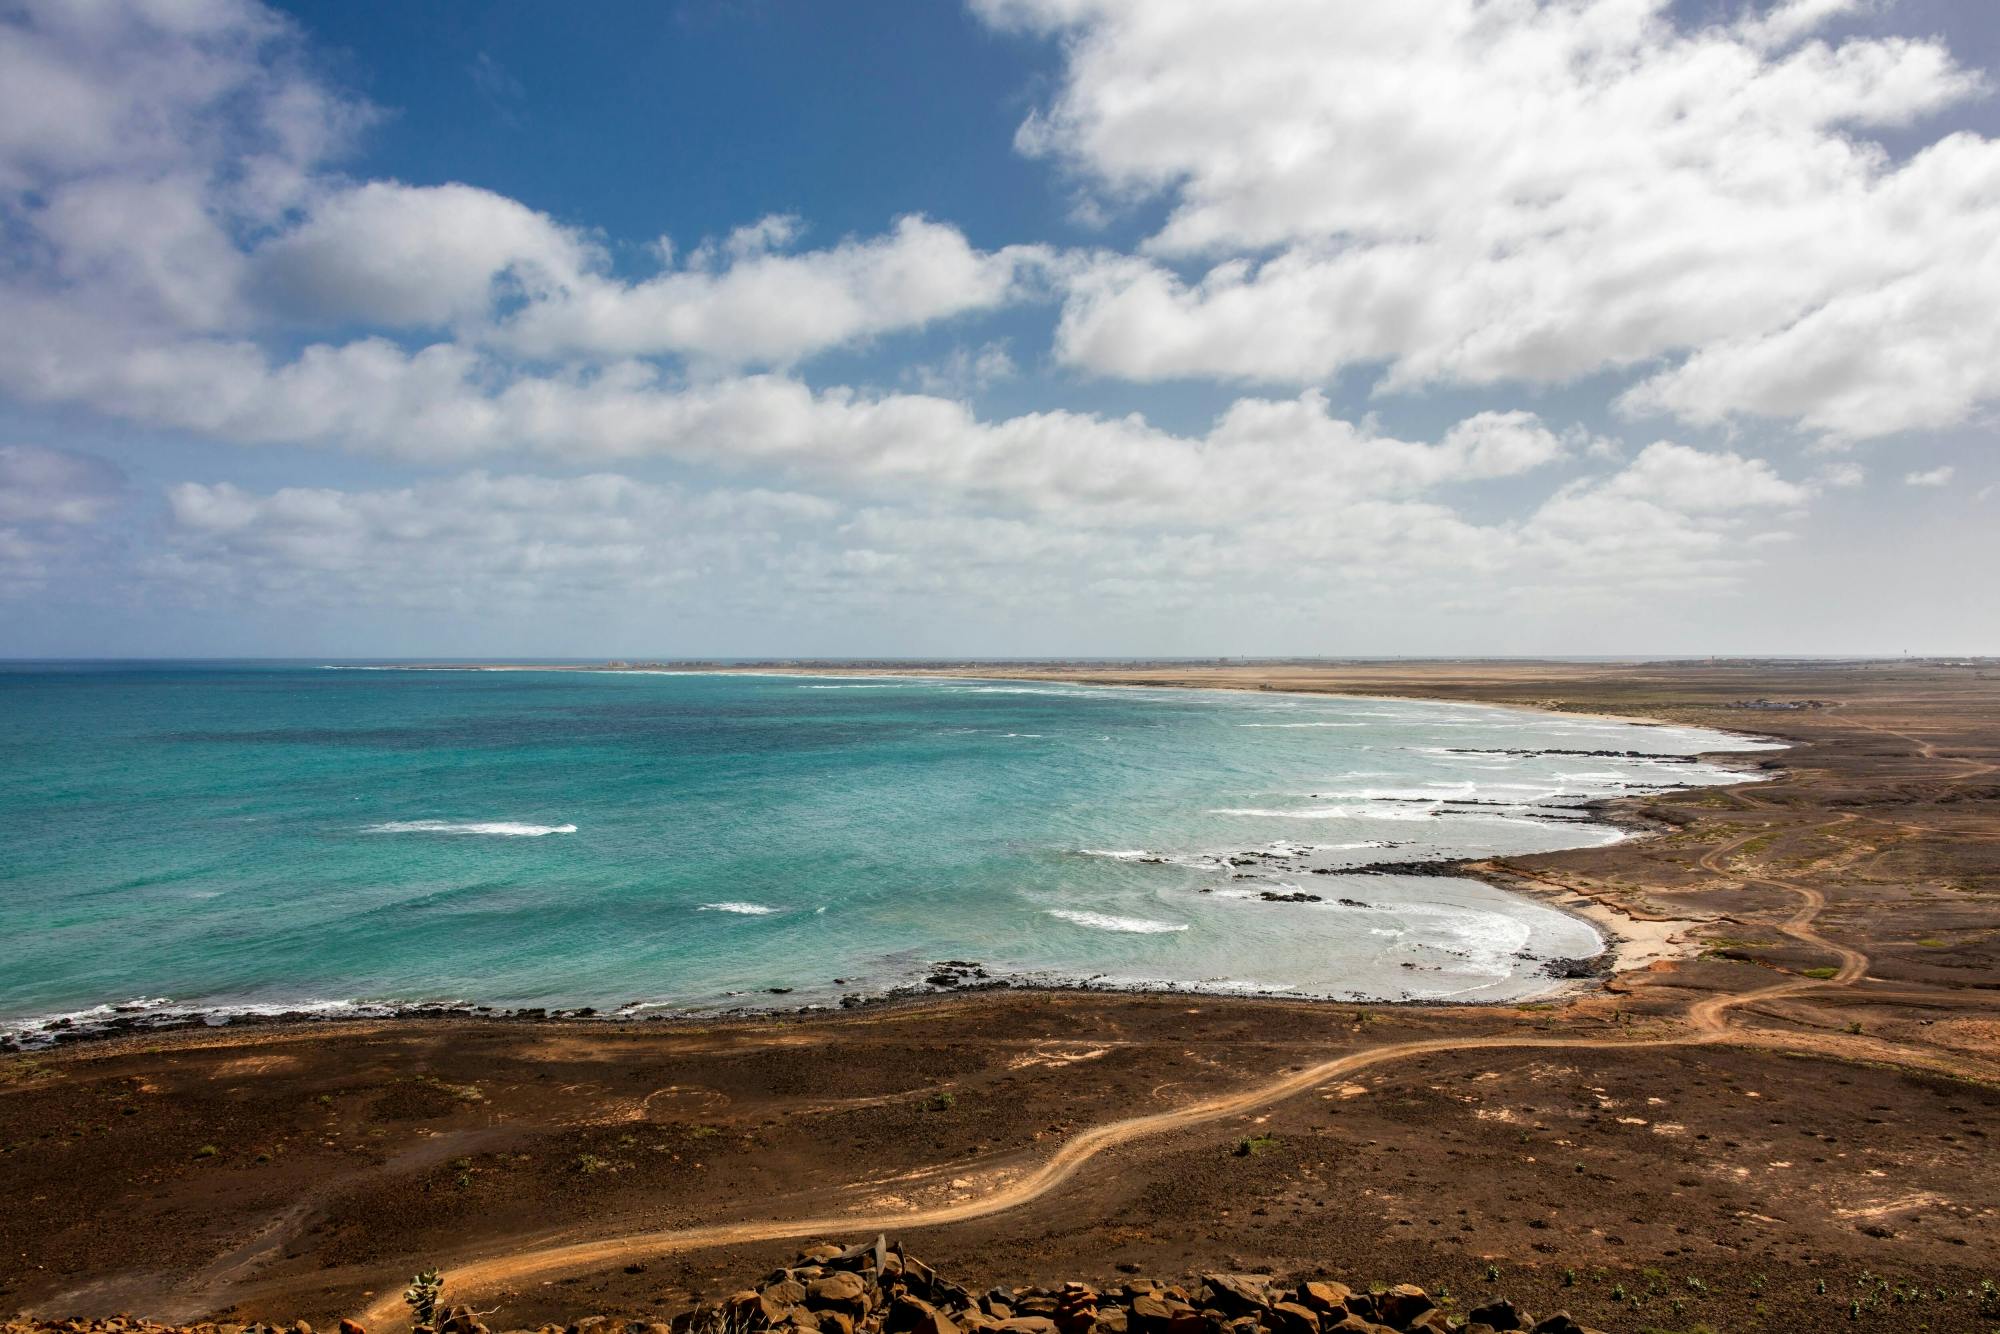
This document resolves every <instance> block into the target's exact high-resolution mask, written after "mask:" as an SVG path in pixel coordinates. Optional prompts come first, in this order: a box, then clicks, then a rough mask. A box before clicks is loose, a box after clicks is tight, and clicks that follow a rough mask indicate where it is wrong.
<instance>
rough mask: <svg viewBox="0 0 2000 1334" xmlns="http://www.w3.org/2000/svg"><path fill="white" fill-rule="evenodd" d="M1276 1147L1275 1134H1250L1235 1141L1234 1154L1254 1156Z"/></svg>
mask: <svg viewBox="0 0 2000 1334" xmlns="http://www.w3.org/2000/svg"><path fill="white" fill-rule="evenodd" d="M1277 1147H1278V1141H1277V1138H1276V1137H1275V1136H1272V1135H1252V1136H1250V1137H1249V1138H1248V1139H1241V1140H1238V1141H1237V1142H1236V1156H1237V1157H1238V1158H1254V1157H1256V1156H1257V1155H1258V1154H1260V1153H1269V1152H1270V1151H1271V1150H1272V1149H1275V1148H1277Z"/></svg>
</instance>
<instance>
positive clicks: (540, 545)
mask: <svg viewBox="0 0 2000 1334" xmlns="http://www.w3.org/2000/svg"><path fill="white" fill-rule="evenodd" d="M1495 429H1506V428H1505V427H1492V426H1482V427H1474V428H1469V429H1468V431H1467V432H1466V434H1467V436H1483V437H1484V438H1483V439H1481V440H1480V441H1478V442H1476V443H1468V441H1466V440H1461V441H1460V442H1459V444H1458V445H1457V446H1454V448H1463V449H1466V450H1470V451H1472V452H1474V453H1477V452H1478V451H1480V450H1482V449H1484V448H1487V447H1488V446H1490V445H1491V443H1492V439H1493V437H1492V434H1491V432H1492V431H1493V430H1495ZM1732 490H1733V491H1735V492H1737V493H1738V494H1734V495H1731V496H1728V497H1727V498H1725V497H1724V495H1723V493H1724V492H1725V491H1732ZM1797 499H1798V493H1797V491H1796V489H1794V488H1789V487H1787V486H1786V484H1784V483H1783V482H1782V481H1780V480H1779V479H1777V478H1776V477H1775V476H1774V475H1772V474H1770V473H1769V472H1768V470H1766V469H1763V468H1761V467H1760V466H1758V465H1756V464H1754V463H1753V462H1751V461H1748V460H1744V459H1741V458H1738V457H1735V456H1732V455H1726V454H1703V453H1700V452H1697V451H1694V450H1688V449H1683V448H1682V447H1680V446H1676V445H1671V444H1664V443H1662V444H1656V445H1653V446H1651V447H1649V449H1648V450H1647V451H1645V452H1644V453H1643V454H1642V455H1641V457H1640V458H1639V459H1638V460H1635V461H1634V463H1633V464H1632V465H1630V466H1629V467H1627V468H1625V469H1623V470H1621V471H1618V472H1615V473H1612V474H1610V475H1607V476H1601V477H1597V478H1594V479H1588V480H1585V481H1580V482H1576V483H1572V484H1570V485H1567V486H1563V487H1561V488H1559V489H1558V490H1557V491H1556V492H1555V494H1554V495H1552V496H1551V497H1550V498H1549V499H1548V500H1547V502H1546V503H1544V504H1543V505H1542V506H1541V507H1540V509H1539V510H1537V511H1536V512H1535V513H1534V514H1533V515H1532V516H1531V517H1530V518H1528V519H1527V520H1525V521H1520V522H1507V521H1501V522H1493V523H1484V524H1481V523H1475V522H1471V521H1468V520H1467V519H1465V518H1464V517H1462V516H1460V515H1458V514H1456V513H1454V512H1453V511H1452V510H1450V509H1448V508H1446V507H1444V506H1441V505H1438V504H1436V503H1433V502H1430V501H1426V500H1422V499H1411V498H1399V497H1395V496H1388V495H1359V496H1353V497H1349V498H1347V499H1345V500H1334V499H1331V498H1329V497H1327V496H1326V495H1325V494H1324V493H1320V494H1319V495H1317V497H1316V500H1317V502H1318V503H1316V504H1314V505H1309V506H1289V507H1286V508H1283V509H1282V510H1280V509H1276V508H1268V507H1267V508H1265V509H1264V510H1261V511H1259V512H1257V513H1255V514H1246V513H1244V512H1243V511H1241V510H1240V509H1238V508H1236V506H1235V504H1234V503H1233V501H1232V498H1231V497H1229V496H1227V495H1218V496H1216V497H1215V498H1214V502H1213V503H1212V504H1209V505H1207V506H1205V507H1204V506H1187V507H1185V508H1184V509H1183V510H1182V511H1181V512H1180V513H1179V514H1178V515H1177V516H1176V517H1174V518H1173V519H1172V520H1171V521H1164V520H1163V521H1162V522H1160V523H1154V524H1146V525H1133V524H1129V523H1125V522H1123V521H1122V517H1123V516H1121V515H1119V514H1117V513H1115V512H1112V511H1107V510H1103V509H1094V510H1093V509H1085V510H1079V511H1075V512H1072V513H1070V514H1068V515H1066V516H1065V517H1066V518H1067V519H1068V520H1069V521H1068V522H1064V523H1051V522H1048V516H1047V515H1045V514H1036V513H1024V514H1019V515H1013V516H1003V515H995V514H991V513H983V512H981V511H980V510H979V509H978V508H976V507H969V506H967V505H966V504H963V503H960V502H957V501H953V500H950V499H944V500H939V499H937V498H919V499H916V500H914V501H910V502H898V503H889V504H873V505H868V506H865V507H861V508H856V509H849V508H847V507H845V506H842V505H840V504H837V503H835V502H831V501H829V500H826V499H824V498H821V497H816V496H812V495H809V494H804V493H800V492H796V491H789V492H772V491H762V490H758V491H716V492H708V493H702V492H697V491H690V490H687V489H684V488H681V487H677V486H661V485H656V484H651V483H646V482H641V481H637V480H634V479H631V478H628V477H623V476H618V475H614V474H597V475H591V476H586V477H579V478H567V479H562V478H546V477H532V476H504V477H496V476H491V475H488V474H486V473H470V474H466V475H463V476H459V477H453V478H442V479H437V480H433V481H427V482H423V483H420V484H418V485H415V486H411V487H404V488H392V489H384V490H375V491H339V490H333V489H324V488H286V489H281V490H278V491H274V492H270V493H264V494H258V493H253V492H249V491H246V490H244V489H242V488H238V487H235V486H231V485H228V484H218V485H201V484H184V485H180V486H176V487H173V488H171V489H170V491H169V493H168V501H169V513H170V520H171V524H170V531H169V537H168V541H167V544H166V547H165V549H164V550H163V551H161V552H159V553H157V554H155V555H154V556H153V557H151V558H150V559H149V560H148V562H147V565H146V569H147V573H148V575H149V576H150V577H151V578H152V579H153V580H154V582H155V584H156V586H158V587H160V588H162V589H170V590H174V591H176V592H177V593H178V595H179V596H183V597H190V598H193V599H195V600H203V599H210V600H212V599H214V598H217V597H220V598H223V599H233V598H252V599H259V600H265V601H270V602H274V603H279V604H283V605H287V606H296V605H298V604H300V603H302V602H325V603H353V604H359V605H377V604H380V605H392V606H438V607H448V608H456V609H461V610H463V609H467V608H471V609H477V608H480V607H482V606H490V605H493V604H495V603H500V604H501V605H507V606H515V605H524V604H529V603H548V604H556V603H560V604H563V605H566V606H568V605H574V604H578V603H592V602H602V603H605V604H607V605H617V606H620V607H623V608H625V609H626V610H627V611H628V612H629V611H630V610H631V609H633V608H641V609H646V610H648V611H658V610H663V609H667V608H682V609H687V608H704V607H706V608H710V609H713V608H714V606H715V604H716V601H717V599H725V600H727V601H728V602H730V603H731V604H732V606H733V607H735V608H737V609H741V608H744V607H754V608H756V609H758V610H759V612H760V613H761V614H763V615H766V616H772V617H779V618H782V617H784V616H787V615H797V614H804V613H807V612H808V611H811V612H813V613H814V614H818V615H829V614H849V613H857V612H861V611H873V612H895V613H897V614H909V613H910V612H911V611H912V610H913V609H926V608H928V609H937V608H949V609H951V610H952V611H953V612H959V611H962V610H963V609H964V608H966V607H969V606H970V607H982V608H988V609H1003V608H1013V609H1016V610H1023V609H1028V608H1035V609H1037V610H1038V611H1040V612H1043V613H1046V612H1049V611H1052V610H1053V609H1055V608H1057V607H1062V608H1071V609H1074V608H1095V609H1096V610H1097V611H1098V612H1099V613H1101V614H1106V615H1110V614H1125V613H1127V612H1130V611H1131V610H1132V609H1133V608H1135V607H1143V608H1144V609H1145V610H1146V612H1147V614H1149V615H1150V614H1154V613H1157V612H1158V611H1159V610H1160V609H1161V608H1172V607H1186V608H1195V607H1211V608H1212V607H1215V606H1218V605H1229V606H1231V607H1232V608H1234V609H1235V610H1236V611H1237V612H1241V611H1243V610H1244V609H1245V608H1259V609H1262V611H1264V612H1267V613H1269V614H1276V615H1282V616H1287V617H1291V618H1296V617H1297V616H1299V615H1300V614H1302V613H1310V614H1317V613H1318V612H1320V611H1322V610H1324V609H1326V608H1331V607H1335V606H1351V605H1356V604H1358V603H1367V602H1380V601H1383V600H1396V599H1402V600H1404V601H1406V602H1409V603H1418V604H1422V605H1429V606H1440V605H1444V604H1445V603H1446V602H1449V601H1452V600H1461V601H1463V600H1470V602H1472V603H1474V604H1479V603H1484V604H1486V605H1495V604H1496V602H1504V603H1506V604H1508V605H1518V604H1519V601H1520V599H1521V598H1522V597H1523V596H1532V595H1533V593H1534V592H1535V591H1536V590H1545V591H1549V592H1552V593H1553V594H1555V595H1556V596H1559V597H1562V598H1568V599H1574V598H1617V597H1622V596H1625V595H1626V594H1629V593H1630V592H1631V591H1633V590H1648V589H1660V590H1681V591H1685V590H1687V589H1689V588H1700V589H1714V588H1720V587H1726V586H1727V585H1729V584H1730V583H1731V582H1733V581H1734V580H1735V579H1736V578H1738V577H1740V574H1741V572H1742V568H1743V564H1744V559H1745V556H1744V548H1745V546H1746V544H1749V545H1754V544H1756V543H1757V542H1758V541H1760V540H1761V539H1762V537H1763V535H1764V530H1762V529H1761V527H1760V525H1761V524H1762V523H1764V522H1765V520H1764V519H1762V518H1759V517H1758V516H1759V515H1760V514H1768V513H1769V512H1772V511H1782V510H1785V509H1787V508H1789V507H1790V506H1792V505H1793V504H1794V503H1795V502H1796V500H1797ZM1771 531H1774V532H1779V533H1781V532H1782V530H1771ZM1279 576H1282V577H1279ZM926 614H928V613H926Z"/></svg>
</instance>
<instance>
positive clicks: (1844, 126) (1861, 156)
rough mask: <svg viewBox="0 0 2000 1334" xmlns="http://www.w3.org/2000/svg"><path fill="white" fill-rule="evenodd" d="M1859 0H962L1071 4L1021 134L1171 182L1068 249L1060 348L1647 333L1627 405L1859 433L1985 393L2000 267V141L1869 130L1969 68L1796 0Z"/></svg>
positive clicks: (1955, 88)
mask: <svg viewBox="0 0 2000 1334" xmlns="http://www.w3.org/2000/svg"><path fill="white" fill-rule="evenodd" d="M1857 7H1858V4H1857V3H1855V2H1854V0H1849V2H1848V3H1842V2H1841V0H1792V2H1791V3H1784V4H1767V5H1763V6H1760V7H1757V8H1755V9H1751V10H1749V11H1747V12H1746V13H1745V15H1744V16H1743V18H1742V19H1741V20H1740V21H1738V22H1735V23H1733V24H1719V23H1712V24H1707V25H1703V26H1693V27H1685V26H1680V25H1679V24H1677V22H1676V20H1675V18H1674V15H1673V13H1672V11H1671V8H1670V6H1669V4H1668V2H1667V0H1560V2H1556V0H1544V2H1539V3H1531V2H1530V0H1521V2H1520V3H1506V4H1492V3H1478V2H1477V0H1432V2H1431V3H1423V4H1415V3H1412V4H1396V5H1381V4H1373V3H1368V0H1336V2H1333V3H1328V2H1327V0H1255V3H1253V4H1251V5H1249V6H1248V7H1247V8H1246V7H1245V6H1215V5H1210V4H1204V3H1201V0H1159V2H1158V3H1149V4H1145V5H1130V4H1124V3H1119V2H1118V0H978V3H977V8H979V9H980V10H981V12H983V13H984V14H985V15H986V16H987V17H988V18H989V19H990V20H991V21H993V22H995V23H1001V24H1008V25H1013V26H1019V27H1026V28H1030V29H1033V30H1036V31H1041V32H1046V33H1052V34H1059V35H1061V36H1062V38H1063V47H1062V51H1063V58H1064V77H1063V81H1062V83H1061V85H1060V88H1059V91H1058V92H1057V94H1056V95H1055V97H1054V98H1053V99H1052V101H1051V102H1050V104H1049V105H1048V106H1047V107H1045V108H1043V109H1042V110H1040V111H1038V112H1036V113H1035V114H1034V115H1032V116H1031V117H1030V118H1029V119H1028V120H1027V122H1026V123H1025V124H1024V125H1023V126H1022V127H1021V131H1020V135H1019V142H1020V144H1021V146H1022V147H1023V148H1024V149H1025V150H1026V151H1029V152H1031V153H1035V154H1040V155H1043V156H1046V157H1049V158H1051V159H1053V160H1055V161H1057V162H1059V163H1060V164H1062V165H1063V166H1064V167H1065V168H1066V169H1068V170H1069V171H1071V172H1072V173H1074V174H1075V175H1077V176H1078V177H1079V178H1080V179H1081V180H1083V181H1085V182H1087V183H1089V184H1090V185H1092V186H1094V187H1095V188H1096V189H1097V190H1098V191H1099V192H1100V193H1101V194H1103V195H1104V196H1105V197H1107V198H1108V199H1110V200H1113V201H1116V200H1119V199H1127V198H1132V197H1138V196H1148V195H1159V196H1163V197H1164V198H1165V199H1166V200H1167V202H1168V204H1169V210H1168V213H1167V217H1166V221H1165V223H1164V225H1163V226H1161V227H1160V229H1159V230H1158V231H1157V232H1156V233H1155V234H1154V235H1153V236H1152V237H1151V238H1150V239H1149V240H1148V242H1147V244H1146V246H1145V249H1146V250H1147V251H1149V252H1151V257H1150V258H1142V257H1134V256H1121V255H1108V254H1107V255H1101V256H1097V257H1094V258H1092V259H1090V260H1088V261H1085V262H1079V263H1076V264H1074V265H1072V266H1071V268H1070V269H1069V271H1068V278H1067V282H1068V291H1069V295H1068V299H1067V302H1066V304H1065V308H1064V311H1063V316H1062V321H1061V326H1060V328H1059V330H1058V337H1057V352H1058V354H1059V355H1060V356H1061V357H1062V358H1064V359H1065V360H1067V361H1069V362H1071V363H1072V364H1075V365H1078V366H1081V367H1083V368H1086V369H1089V370H1092V371H1095V372H1099V373H1102V374H1107V375H1115V376H1122V377H1127V378H1131V379H1139V380H1153V379H1162V378H1168V377H1185V376H1220V377H1226V378H1231V379H1241V380H1251V381H1270V382H1293V383H1298V382H1306V383H1311V382H1316V381H1322V380H1325V379H1327V378H1328V377H1330V376H1332V375H1334V374H1336V373H1337V372H1339V371H1340V370H1341V369H1342V368H1344V367H1347V366H1352V365H1365V366H1382V367H1385V368H1386V371H1385V374H1384V376H1383V381H1382V384H1383V386H1384V387H1385V388H1391V389H1399V388H1400V389H1408V388H1412V387H1417V386H1422V385H1426V384H1432V383H1453V384H1492V383H1496V382H1502V381H1514V380H1527V381H1563V380H1570V379H1574V378H1577V377H1580V376H1583V375H1587V374H1591V373H1593V372H1597V371H1600V370H1603V369H1606V368H1633V367H1637V368H1645V367H1648V366H1650V365H1651V364H1653V363H1655V362H1657V361H1659V360H1660V359H1663V358H1665V359H1669V360H1670V361H1672V362H1673V363H1674V364H1670V365H1669V366H1668V367H1667V368H1666V369H1664V370H1661V371H1658V372H1657V373H1655V374H1652V375H1651V376H1650V377H1649V378H1647V379H1646V380H1645V381H1644V382H1643V383H1642V384H1640V385H1639V386H1638V387H1637V388H1636V389H1635V390H1634V391H1633V392H1632V393H1631V394H1630V395H1628V396H1627V398H1626V400H1625V402H1626V406H1627V407H1628V408H1629V409H1630V410H1632V411H1635V412H1639V411H1644V412H1654V411H1665V412H1672V413H1675V414H1678V415H1682V416H1685V417H1688V418H1689V419H1691V420H1697V421H1703V422H1714V421H1720V420H1723V419H1725V418H1728V417H1731V416H1734V415H1738V414H1754V415H1762V416H1769V417H1775V418H1780V419H1786V420H1793V421H1798V422H1802V423H1803V424H1805V425H1806V426H1808V427H1809V428H1812V429H1814V430H1816V431H1818V432H1821V433H1823V434H1827V435H1834V436H1848V437H1856V438H1859V437H1865V436H1873V435H1881V434H1887V433H1890V432H1894V431H1899V430H1907V429H1912V428H1921V427H1930V426H1938V425H1943V424H1949V423H1952V422H1956V421H1960V420H1963V419H1964V418H1965V417H1966V416H1967V415H1968V414H1969V413H1970V412H1971V411H1972V410H1973V409H1974V407H1975V406H1976V405H1977V404H1979V403H1981V402H1984V401H1986V400H1989V399H1991V398H1993V397H1994V396H1995V395H1996V394H2000V356H1996V355H1995V354H1996V351H2000V347H1996V344H1995V343H1994V342H1993V339H1994V338H1995V337H2000V335H1995V334H1993V332H1992V326H1993V323H1994V322H1993V321H1991V320H1982V319H1979V318H1978V317H1977V314H1976V312H1977V311H1979V310H1990V309H1991V308H1993V306H1994V305H1995V304H1996V302H2000V247H1996V246H1995V245H1994V244H1993V240H1992V238H1993V237H1994V236H1995V235H1996V234H2000V144H1996V143H1995V142H1994V141H1992V140H1989V139H1986V138H1983V137H1980V136H1978V135H1975V134H1970V133H1961V134H1954V135H1950V136H1947V137H1945V138H1942V139H1940V140H1938V141H1937V142H1935V143H1932V144H1930V145H1928V146H1924V147H1921V148H1920V150H1919V151H1917V152H1915V153H1914V154H1913V155H1912V156H1911V157H1909V158H1908V159H1907V160H1898V159H1897V158H1896V157H1895V156H1894V155H1893V154H1892V153H1891V152H1889V151H1888V150H1887V149H1885V148H1884V147H1882V146H1881V144H1879V143H1877V142H1874V141H1872V140H1871V139H1870V138H1868V137H1867V134H1868V132H1870V131H1878V132H1879V131H1880V130H1882V129H1884V128H1897V129H1902V128H1905V127H1910V126H1912V125H1914V124H1917V123H1919V122H1921V121H1922V120H1923V119H1924V118H1926V117H1928V116H1931V115H1933V114H1934V113H1937V112H1939V111H1941V110H1943V109H1945V108H1948V107H1950V106H1953V105H1954V104H1957V103H1960V102H1962V101H1964V100H1966V99H1968V98H1970V97H1972V96H1974V95H1976V94H1978V93H1980V92H1982V91H1984V83H1983V81H1982V79H1981V78H1980V76H1978V75H1977V74H1976V73H1974V72H1972V71H1969V70H1967V69H1964V68H1962V67H1961V66H1959V65H1957V64H1956V63H1955V62H1954V60H1953V59H1952V56H1951V54H1950V53H1949V51H1948V50H1946V49H1945V47H1944V46H1943V45H1941V44H1940V43H1939V42H1937V41H1935V40H1930V39H1913V38H1902V37H1879V38H1853V39H1849V40H1844V41H1840V42H1838V43H1832V42H1828V41H1826V40H1822V39H1820V38H1819V37H1818V36H1817V35H1816V34H1817V33H1818V32H1819V31H1820V30H1821V28H1822V27H1823V25H1824V24H1825V23H1826V22H1827V21H1828V20H1830V19H1833V18H1835V17H1837V16H1839V15H1840V14H1841V13H1843V12H1846V11H1850V10H1853V9H1856V8H1857ZM1190 264H1193V265H1195V266H1196V271H1195V273H1194V275H1193V276H1192V277H1190V276H1186V275H1184V273H1183V269H1184V268H1185V267H1187V266H1188V265H1190Z"/></svg>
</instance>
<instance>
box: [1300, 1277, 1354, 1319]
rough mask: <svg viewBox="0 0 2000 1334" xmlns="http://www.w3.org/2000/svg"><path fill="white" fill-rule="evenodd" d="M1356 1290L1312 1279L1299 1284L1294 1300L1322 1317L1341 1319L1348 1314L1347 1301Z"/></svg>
mask: <svg viewBox="0 0 2000 1334" xmlns="http://www.w3.org/2000/svg"><path fill="white" fill-rule="evenodd" d="M1353 1295H1354V1290H1353V1289H1352V1288H1350V1287H1348V1286H1347V1285H1346V1284H1345V1283H1334V1282H1332V1281H1330V1280H1328V1279H1311V1280H1308V1281H1307V1282H1304V1283H1301V1284H1299V1288H1298V1292H1297V1294H1296V1295H1295V1296H1294V1298H1293V1300H1294V1301H1296V1302H1298V1304H1299V1305H1300V1306H1309V1307H1311V1308H1312V1309H1313V1310H1315V1311H1317V1312H1319V1313H1320V1315H1322V1316H1332V1317H1333V1318H1334V1319H1335V1320H1338V1319H1340V1317H1341V1316H1342V1315H1345V1314H1346V1312H1347V1299H1348V1298H1350V1297H1352V1296H1353Z"/></svg>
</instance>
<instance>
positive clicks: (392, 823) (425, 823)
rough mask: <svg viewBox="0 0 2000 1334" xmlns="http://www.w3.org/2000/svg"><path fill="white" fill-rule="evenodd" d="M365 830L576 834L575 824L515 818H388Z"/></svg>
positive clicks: (523, 835) (514, 835) (525, 835)
mask: <svg viewBox="0 0 2000 1334" xmlns="http://www.w3.org/2000/svg"><path fill="white" fill-rule="evenodd" d="M361 832H362V833H364V834H490V835H494V836H496V837H500V838H541V837H543V836H545V835H548V834H574V833H575V832H576V826H575V825H573V824H522V823H520V822H518V821H515V820H389V821H386V822H384V823H382V824H371V825H369V826H368V827H367V828H366V829H364V830H362V831H361Z"/></svg>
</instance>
